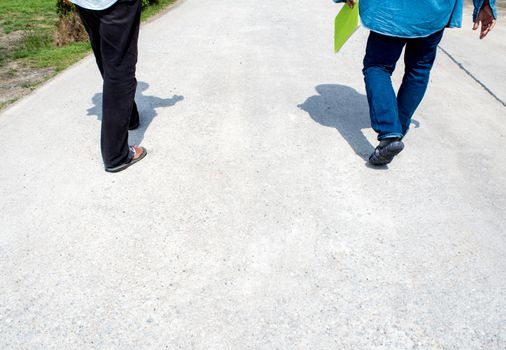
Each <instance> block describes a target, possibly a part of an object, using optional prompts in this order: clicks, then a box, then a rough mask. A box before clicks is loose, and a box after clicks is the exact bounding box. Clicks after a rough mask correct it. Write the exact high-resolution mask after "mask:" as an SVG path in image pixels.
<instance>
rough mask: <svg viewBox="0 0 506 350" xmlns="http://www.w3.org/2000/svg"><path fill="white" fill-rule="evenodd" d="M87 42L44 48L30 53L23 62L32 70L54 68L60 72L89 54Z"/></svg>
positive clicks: (89, 47) (89, 48)
mask: <svg viewBox="0 0 506 350" xmlns="http://www.w3.org/2000/svg"><path fill="white" fill-rule="evenodd" d="M90 50H91V46H90V44H89V43H88V42H82V43H73V44H69V45H67V46H61V47H46V48H41V49H40V50H37V51H36V52H32V53H31V54H30V55H29V56H27V57H25V59H24V62H25V63H27V64H28V65H29V66H31V67H34V68H54V69H55V70H56V72H60V71H62V70H64V69H65V68H67V67H68V66H70V65H72V64H73V63H75V62H77V61H79V60H80V59H82V58H83V57H85V56H86V55H88V54H89V53H90Z"/></svg>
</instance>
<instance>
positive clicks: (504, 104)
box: [438, 45, 506, 107]
mask: <svg viewBox="0 0 506 350" xmlns="http://www.w3.org/2000/svg"><path fill="white" fill-rule="evenodd" d="M438 47H439V49H440V50H441V51H443V53H444V54H445V55H446V56H448V57H449V58H450V60H452V61H453V63H455V64H456V65H457V66H458V67H459V68H460V69H462V70H463V71H464V73H466V74H467V75H469V76H470V77H471V78H472V79H473V80H474V81H475V82H477V83H478V85H480V86H481V87H482V88H484V89H485V91H486V92H488V93H489V94H490V95H491V96H492V97H493V98H495V99H496V100H497V101H498V102H499V103H500V104H502V105H503V107H506V102H504V101H503V100H502V99H501V98H500V97H499V96H497V95H496V94H494V92H493V91H492V90H490V89H489V87H488V86H487V85H485V84H484V83H483V82H482V81H481V80H480V79H478V78H477V77H476V76H475V75H474V74H473V73H471V71H469V70H468V69H467V68H466V67H464V65H463V64H462V63H460V62H459V61H457V59H456V58H455V57H453V56H452V54H451V53H449V52H448V51H446V50H445V49H444V48H443V47H442V46H441V45H439V46H438Z"/></svg>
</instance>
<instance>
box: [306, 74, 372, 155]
mask: <svg viewBox="0 0 506 350" xmlns="http://www.w3.org/2000/svg"><path fill="white" fill-rule="evenodd" d="M315 89H316V91H317V92H318V95H315V96H311V97H309V98H308V99H307V100H306V101H305V102H304V103H303V104H301V105H299V106H298V107H299V108H300V109H302V110H303V111H305V112H307V113H308V114H309V115H310V116H311V118H312V119H313V120H314V121H315V122H317V123H319V124H321V125H323V126H328V127H330V128H335V129H337V131H339V133H340V134H341V136H342V137H343V138H344V139H345V140H346V142H348V144H349V145H350V146H351V148H352V149H353V151H355V153H356V154H357V155H358V156H360V157H361V158H362V159H364V160H365V161H367V159H368V158H369V155H370V154H371V152H372V151H373V150H374V147H373V146H372V145H371V144H370V143H369V141H368V140H367V138H366V137H365V135H364V134H363V133H362V129H366V128H370V127H371V122H370V121H369V107H368V105H367V97H366V96H365V95H362V94H360V93H358V92H357V91H356V90H355V89H352V88H350V87H348V86H344V85H337V84H323V85H318V86H317V87H316V88H315Z"/></svg>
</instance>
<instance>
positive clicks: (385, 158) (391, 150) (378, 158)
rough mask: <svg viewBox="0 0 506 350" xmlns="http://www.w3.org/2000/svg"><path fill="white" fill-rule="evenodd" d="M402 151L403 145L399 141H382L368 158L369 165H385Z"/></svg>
mask: <svg viewBox="0 0 506 350" xmlns="http://www.w3.org/2000/svg"><path fill="white" fill-rule="evenodd" d="M382 144H383V145H382ZM403 149H404V143H403V142H402V141H401V140H399V139H392V141H391V142H388V141H387V140H383V141H382V142H381V143H380V144H379V146H378V147H376V149H375V150H374V152H372V154H371V156H370V157H369V164H372V165H378V166H380V165H387V164H388V163H390V162H391V161H392V159H394V157H395V156H396V155H398V154H399V153H401V151H402V150H403Z"/></svg>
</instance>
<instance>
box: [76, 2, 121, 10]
mask: <svg viewBox="0 0 506 350" xmlns="http://www.w3.org/2000/svg"><path fill="white" fill-rule="evenodd" d="M70 1H71V2H72V3H74V4H75V5H77V6H80V7H82V8H85V9H88V10H97V11H99V10H105V9H106V8H109V7H111V6H112V5H114V4H115V3H116V2H117V1H118V0H70Z"/></svg>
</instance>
